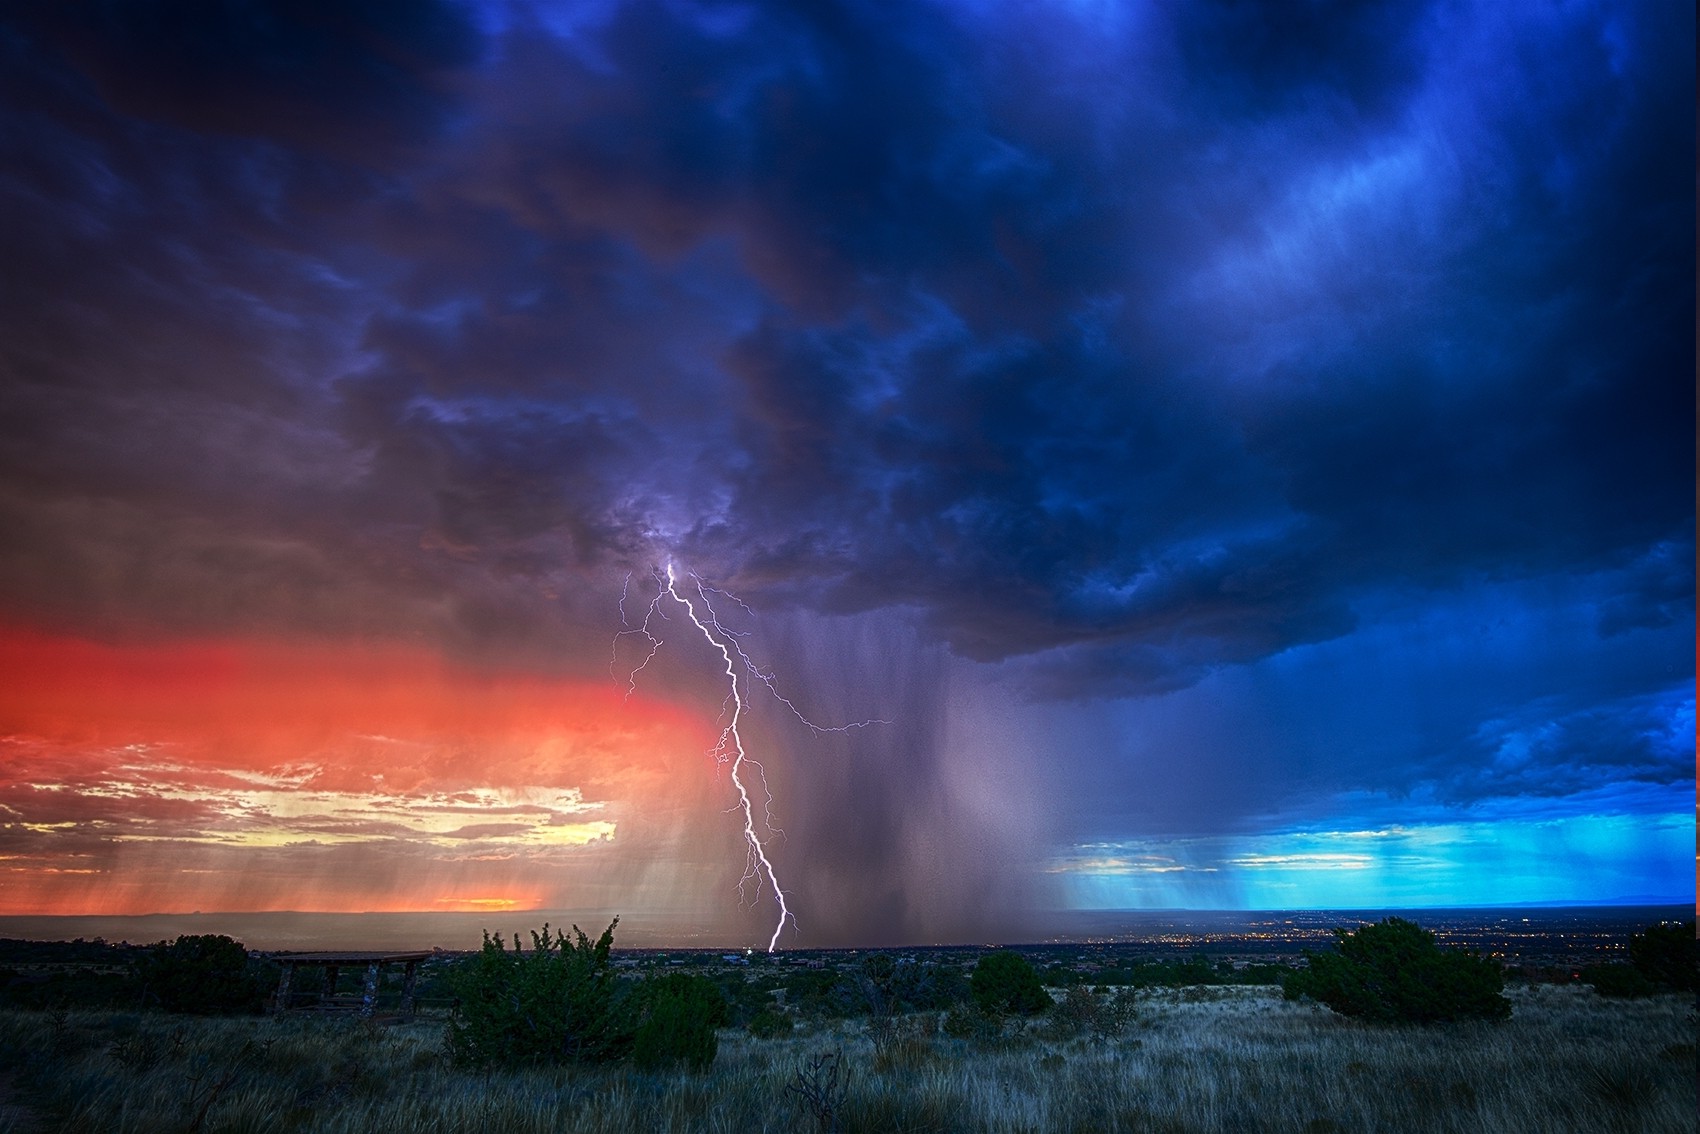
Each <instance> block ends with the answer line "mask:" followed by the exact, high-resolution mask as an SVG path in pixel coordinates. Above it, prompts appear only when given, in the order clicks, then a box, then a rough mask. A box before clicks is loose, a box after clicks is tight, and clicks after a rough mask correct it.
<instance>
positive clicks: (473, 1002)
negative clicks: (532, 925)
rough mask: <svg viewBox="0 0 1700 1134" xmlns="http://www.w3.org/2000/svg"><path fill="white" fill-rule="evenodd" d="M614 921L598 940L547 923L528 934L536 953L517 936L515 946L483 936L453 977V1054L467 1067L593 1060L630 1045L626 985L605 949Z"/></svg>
mask: <svg viewBox="0 0 1700 1134" xmlns="http://www.w3.org/2000/svg"><path fill="white" fill-rule="evenodd" d="M619 923H620V919H619V918H615V919H614V921H613V923H612V924H610V925H609V926H608V928H607V929H605V930H604V931H603V932H602V936H601V937H600V938H598V939H597V940H596V942H595V943H594V944H593V943H592V942H591V941H590V940H589V938H587V937H585V935H584V934H583V933H582V932H580V930H579V928H578V926H576V925H575V926H573V940H568V938H567V936H566V934H564V933H561V932H560V931H559V930H556V932H555V935H554V937H553V938H551V937H550V935H549V927H548V925H544V927H543V930H542V932H538V931H536V930H533V931H532V933H531V944H532V949H531V952H529V953H526V952H524V951H523V950H522V949H521V948H520V942H519V936H518V935H517V934H516V935H515V936H514V948H513V952H511V953H510V952H508V951H507V948H506V946H504V945H503V943H502V939H501V938H500V937H492V936H490V935H489V934H488V933H486V934H485V935H484V947H483V949H482V950H480V951H479V953H478V955H477V956H476V957H473V958H472V959H471V960H470V961H468V962H466V963H464V964H463V965H461V966H460V967H459V968H457V969H456V970H455V972H454V974H453V975H452V976H451V977H450V978H449V979H450V986H451V987H452V988H453V989H454V991H455V993H456V995H457V996H459V997H460V1007H459V1009H458V1011H457V1012H456V1014H455V1019H454V1020H453V1021H452V1022H451V1023H450V1024H449V1037H448V1043H449V1054H450V1056H451V1057H452V1058H453V1059H454V1061H455V1062H456V1063H458V1064H460V1065H462V1066H466V1067H512V1066H518V1065H522V1064H532V1063H596V1062H604V1061H607V1060H613V1059H620V1058H623V1057H625V1056H626V1055H628V1054H630V1052H631V1048H632V1039H633V1036H632V1032H633V1020H632V1014H631V1006H630V1005H629V1004H628V1003H627V998H628V989H627V987H626V984H625V982H623V981H621V980H620V979H619V978H618V977H617V976H616V975H615V973H614V969H613V966H612V965H611V964H610V962H609V959H608V952H609V950H610V949H611V948H612V947H613V943H614V926H616V925H618V924H619Z"/></svg>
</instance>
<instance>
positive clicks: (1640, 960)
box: [1629, 921, 1700, 992]
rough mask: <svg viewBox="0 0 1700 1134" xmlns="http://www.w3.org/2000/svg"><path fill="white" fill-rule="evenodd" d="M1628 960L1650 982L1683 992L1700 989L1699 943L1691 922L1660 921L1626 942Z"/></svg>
mask: <svg viewBox="0 0 1700 1134" xmlns="http://www.w3.org/2000/svg"><path fill="white" fill-rule="evenodd" d="M1629 960H1630V963H1631V964H1633V965H1634V966H1635V971H1636V972H1638V973H1640V974H1641V975H1642V976H1644V977H1646V978H1647V979H1648V980H1650V981H1655V982H1657V983H1658V984H1661V985H1664V986H1666V987H1668V988H1675V989H1680V990H1683V991H1687V992H1694V991H1697V990H1700V941H1696V940H1695V937H1694V923H1693V922H1692V921H1690V922H1687V923H1685V924H1684V923H1678V922H1661V923H1660V924H1658V925H1650V926H1648V927H1647V928H1646V929H1644V930H1642V931H1641V932H1640V933H1637V934H1636V935H1635V936H1633V937H1631V938H1630V939H1629Z"/></svg>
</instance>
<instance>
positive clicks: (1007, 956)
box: [968, 949, 1051, 1016]
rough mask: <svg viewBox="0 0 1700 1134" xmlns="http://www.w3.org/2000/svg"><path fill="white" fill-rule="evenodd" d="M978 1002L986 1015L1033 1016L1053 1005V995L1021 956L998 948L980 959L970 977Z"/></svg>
mask: <svg viewBox="0 0 1700 1134" xmlns="http://www.w3.org/2000/svg"><path fill="white" fill-rule="evenodd" d="M968 986H969V989H970V991H971V992H972V993H973V996H974V1003H975V1004H976V1005H977V1006H978V1007H979V1008H980V1010H981V1011H982V1012H1014V1013H1016V1014H1018V1015H1022V1016H1032V1015H1035V1014H1036V1013H1039V1012H1043V1011H1045V1010H1046V1009H1048V1008H1050V1006H1051V995H1050V993H1048V992H1046V991H1045V986H1044V985H1043V984H1041V983H1040V981H1039V971H1038V970H1037V969H1035V968H1034V967H1033V963H1032V962H1031V961H1029V960H1028V959H1027V958H1026V957H1023V956H1022V955H1021V954H1020V953H1012V952H1010V951H1008V950H1007V949H996V950H993V951H992V952H990V953H987V954H986V955H985V956H983V957H981V958H980V963H979V964H977V965H975V966H974V975H973V976H971V977H969V978H968Z"/></svg>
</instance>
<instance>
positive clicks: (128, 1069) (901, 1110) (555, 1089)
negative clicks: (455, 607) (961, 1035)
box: [0, 987, 1696, 1134]
mask: <svg viewBox="0 0 1700 1134" xmlns="http://www.w3.org/2000/svg"><path fill="white" fill-rule="evenodd" d="M1512 995H1513V997H1514V999H1515V1004H1516V1012H1515V1015H1514V1017H1513V1019H1512V1020H1511V1021H1510V1022H1509V1023H1507V1024H1499V1025H1493V1024H1488V1025H1473V1026H1463V1027H1448V1028H1440V1029H1418V1030H1409V1029H1393V1028H1383V1027H1371V1026H1366V1025H1362V1024H1358V1023H1354V1022H1352V1021H1348V1020H1345V1019H1342V1018H1340V1017H1337V1016H1334V1015H1332V1014H1331V1013H1329V1012H1327V1011H1325V1010H1323V1009H1320V1008H1316V1007H1314V1006H1311V1005H1298V1004H1288V1003H1286V1002H1284V1001H1282V1000H1281V999H1280V994H1279V991H1278V990H1274V989H1266V988H1240V987H1234V988H1220V989H1180V990H1166V991H1162V990H1160V991H1154V992H1152V993H1150V994H1148V995H1145V996H1143V997H1142V998H1141V999H1140V1002H1139V1008H1138V1013H1137V1020H1136V1021H1135V1023H1134V1024H1133V1026H1132V1027H1131V1028H1130V1029H1129V1030H1128V1031H1127V1032H1126V1033H1125V1034H1124V1035H1123V1036H1121V1037H1120V1038H1117V1039H1101V1038H1092V1037H1082V1038H1076V1039H1061V1038H1057V1037H1056V1036H1055V1035H1054V1034H1053V1033H1052V1032H1051V1031H1050V1030H1049V1029H1047V1028H1046V1027H1045V1026H1044V1025H1042V1024H1032V1025H1028V1026H1027V1027H1026V1028H1025V1029H1023V1030H1019V1031H1017V1032H1016V1033H1015V1034H1012V1035H1009V1036H1006V1037H1004V1038H1003V1039H1001V1040H999V1041H997V1042H996V1043H993V1044H989V1045H973V1044H970V1043H968V1042H966V1041H963V1040H955V1039H950V1038H947V1037H945V1036H943V1035H942V1034H940V1033H939V1032H938V1031H937V1028H936V1020H934V1019H931V1018H929V1019H926V1020H922V1021H912V1022H910V1023H908V1024H907V1025H906V1026H905V1027H903V1028H901V1029H900V1030H899V1034H896V1035H892V1034H885V1035H882V1036H880V1037H879V1038H880V1040H881V1043H880V1045H879V1049H878V1050H877V1051H876V1049H875V1047H874V1045H873V1043H872V1041H871V1040H870V1038H869V1036H868V1035H867V1033H866V1031H865V1030H864V1029H863V1027H862V1026H861V1024H860V1023H854V1022H853V1023H849V1024H839V1025H837V1026H833V1027H822V1028H816V1029H809V1028H806V1027H805V1028H800V1029H799V1030H798V1031H797V1032H795V1033H793V1034H792V1035H790V1036H788V1037H786V1038H783V1039H776V1040H758V1039H753V1038H751V1037H749V1036H747V1035H744V1034H743V1033H737V1032H728V1033H725V1034H724V1035H723V1038H722V1043H721V1049H720V1056H719V1059H718V1060H717V1061H716V1063H715V1066H714V1068H713V1069H712V1070H711V1071H710V1072H708V1073H707V1074H703V1075H691V1074H687V1073H683V1072H681V1073H677V1074H644V1073H640V1072H637V1071H633V1070H630V1069H624V1068H617V1069H583V1068H575V1069H561V1070H551V1071H533V1072H524V1073H514V1074H496V1075H490V1076H480V1075H475V1074H468V1073H464V1072H460V1071H456V1070H453V1069H452V1068H450V1067H448V1066H447V1064H446V1063H445V1061H444V1060H443V1057H442V1054H441V1051H442V1030H441V1025H440V1024H435V1025H434V1024H429V1023H419V1024H414V1025H410V1026H405V1027H397V1028H383V1029H372V1028H363V1027H361V1026H359V1025H352V1024H349V1023H347V1022H343V1023H334V1022H327V1021H312V1020H292V1019H284V1020H211V1021H189V1022H185V1021H182V1020H179V1019H171V1018H166V1017H141V1016H121V1015H109V1014H86V1015H78V1014H71V1015H68V1016H66V1015H60V1016H58V1017H55V1016H52V1015H49V1014H30V1013H13V1014H7V1015H3V1016H0V1065H6V1064H10V1065H13V1066H15V1067H16V1068H17V1069H18V1075H17V1078H18V1083H19V1085H20V1087H22V1088H23V1089H24V1091H25V1096H24V1097H25V1098H27V1099H30V1100H32V1101H33V1113H32V1112H28V1111H19V1110H18V1109H17V1108H16V1107H13V1108H12V1109H11V1111H9V1112H0V1113H5V1114H6V1115H7V1117H0V1134H5V1132H6V1130H8V1129H11V1130H17V1131H23V1130H44V1131H51V1130H63V1131H89V1132H91V1134H92V1132H100V1134H150V1132H160V1134H164V1132H167V1131H170V1132H173V1134H176V1132H181V1131H184V1130H189V1129H194V1128H196V1126H195V1124H196V1121H197V1119H199V1127H198V1129H200V1130H204V1131H207V1132H208V1134H236V1132H247V1134H260V1132H279V1134H282V1132H295V1131H300V1132H313V1134H331V1132H347V1134H355V1132H361V1134H364V1132H368V1131H371V1132H379V1134H384V1132H394V1134H437V1132H441V1134H448V1132H474V1131H477V1132H490V1134H495V1132H497V1131H500V1132H501V1134H529V1132H532V1131H545V1130H547V1131H558V1130H564V1129H570V1130H574V1131H582V1132H586V1134H600V1132H626V1131H631V1132H639V1131H641V1132H643V1134H652V1132H655V1131H725V1132H727V1134H753V1132H756V1131H793V1130H815V1129H820V1128H822V1126H821V1125H820V1124H819V1123H818V1122H817V1119H816V1117H815V1116H814V1114H813V1113H811V1111H810V1109H808V1108H806V1107H805V1106H804V1105H803V1104H802V1102H801V1101H800V1100H799V1098H798V1096H797V1094H796V1093H795V1092H790V1093H788V1092H787V1090H786V1088H787V1087H788V1086H790V1085H792V1084H793V1083H794V1082H795V1081H796V1075H797V1071H798V1069H799V1068H800V1067H802V1066H803V1065H804V1064H805V1061H806V1060H809V1059H811V1058H812V1057H814V1056H817V1055H821V1054H824V1053H829V1052H838V1051H842V1053H843V1060H844V1064H845V1066H846V1067H847V1069H848V1072H849V1074H848V1082H847V1084H846V1085H845V1086H844V1088H843V1090H842V1092H841V1095H840V1097H839V1098H837V1099H836V1100H833V1101H834V1104H835V1105H834V1110H835V1115H834V1117H835V1118H836V1121H837V1123H838V1124H839V1128H840V1129H841V1130H843V1131H846V1132H854V1131H882V1132H899V1131H933V1132H939V1134H945V1132H955V1131H995V1132H999V1134H1016V1132H1028V1131H1031V1132H1046V1134H1049V1132H1053V1131H1056V1132H1069V1131H1123V1130H1125V1131H1164V1132H1174V1134H1181V1132H1191V1131H1200V1132H1202V1131H1270V1132H1285V1131H1302V1132H1307V1134H1320V1132H1325V1131H1348V1130H1350V1131H1369V1130H1400V1131H1417V1132H1423V1131H1437V1132H1439V1131H1446V1132H1453V1131H1456V1132H1469V1131H1482V1132H1495V1134H1497V1132H1501V1131H1512V1130H1514V1131H1520V1132H1538V1131H1555V1132H1556V1131H1566V1132H1568V1131H1606V1132H1619V1131H1623V1132H1628V1131H1692V1130H1693V1129H1694V1115H1695V1102H1696V1100H1695V1049H1694V1041H1695V1017H1694V1012H1693V1009H1692V1007H1691V1005H1690V1003H1689V1002H1687V1001H1685V1000H1683V999H1681V998H1679V997H1659V998H1654V999H1651V1000H1641V1001H1617V1002H1613V1001H1607V1000H1601V999H1599V998H1598V997H1596V996H1594V995H1593V994H1592V993H1591V992H1589V991H1588V990H1586V989H1580V988H1570V987H1564V988H1559V987H1537V988H1534V989H1519V990H1517V991H1515V992H1513V993H1512Z"/></svg>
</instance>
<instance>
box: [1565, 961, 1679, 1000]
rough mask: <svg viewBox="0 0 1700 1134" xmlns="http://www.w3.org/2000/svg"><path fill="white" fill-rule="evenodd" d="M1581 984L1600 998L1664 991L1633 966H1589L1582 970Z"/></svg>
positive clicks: (1621, 997) (1622, 997) (1633, 995)
mask: <svg viewBox="0 0 1700 1134" xmlns="http://www.w3.org/2000/svg"><path fill="white" fill-rule="evenodd" d="M1582 983H1583V984H1587V985H1591V986H1592V987H1593V989H1594V991H1595V992H1597V993H1599V994H1600V995H1601V996H1612V997H1617V998H1620V999H1628V998H1633V997H1640V996H1653V995H1655V994H1657V993H1660V992H1663V991H1665V988H1664V986H1663V985H1661V984H1659V983H1658V982H1656V981H1652V980H1648V979H1647V977H1646V976H1644V975H1642V973H1641V972H1640V971H1639V970H1638V969H1636V968H1635V966H1634V965H1589V966H1588V967H1587V968H1585V969H1583V970H1582Z"/></svg>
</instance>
